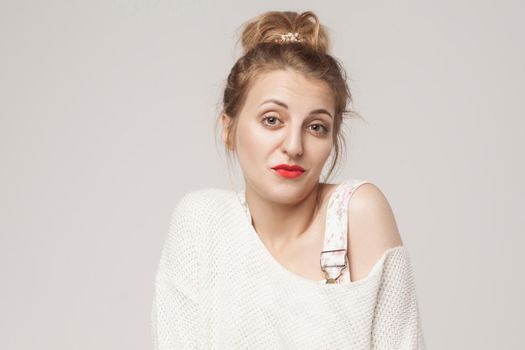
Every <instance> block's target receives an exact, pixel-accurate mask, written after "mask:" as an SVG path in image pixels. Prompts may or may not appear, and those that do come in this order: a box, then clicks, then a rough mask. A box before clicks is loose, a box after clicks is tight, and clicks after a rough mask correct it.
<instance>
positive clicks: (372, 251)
mask: <svg viewBox="0 0 525 350" xmlns="http://www.w3.org/2000/svg"><path fill="white" fill-rule="evenodd" d="M400 245H403V242H402V240H401V235H400V233H399V230H398V228H397V223H396V220H395V217H394V213H393V211H392V208H391V206H390V203H389V202H388V200H387V198H386V196H385V195H384V193H383V192H382V191H381V189H379V187H377V186H376V185H375V184H373V183H364V184H362V185H360V186H359V187H357V188H356V189H355V190H354V192H353V193H352V196H351V197H350V200H349V203H348V248H347V249H348V250H347V252H348V258H349V263H350V276H351V279H352V281H357V280H359V279H362V278H364V277H366V276H367V275H368V273H369V272H370V270H371V269H372V267H373V266H374V265H375V263H376V262H377V261H378V260H379V259H380V258H381V257H382V256H383V254H384V253H385V252H386V251H387V250H388V249H390V248H393V247H397V246H400Z"/></svg>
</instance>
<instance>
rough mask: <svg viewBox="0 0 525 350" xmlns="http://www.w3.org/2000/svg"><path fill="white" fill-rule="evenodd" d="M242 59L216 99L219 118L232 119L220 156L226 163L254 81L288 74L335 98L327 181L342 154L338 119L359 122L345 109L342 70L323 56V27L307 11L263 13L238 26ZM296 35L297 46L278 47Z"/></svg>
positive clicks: (326, 53)
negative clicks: (273, 73)
mask: <svg viewBox="0 0 525 350" xmlns="http://www.w3.org/2000/svg"><path fill="white" fill-rule="evenodd" d="M242 27H243V31H242V35H241V37H240V38H239V40H240V41H241V43H242V49H243V52H242V56H241V57H240V58H239V59H238V60H237V62H236V63H235V64H234V65H233V67H232V68H231V71H230V73H229V75H228V78H227V80H226V86H225V88H224V94H223V98H222V111H221V112H220V114H219V118H218V119H217V120H216V124H215V129H216V128H217V124H218V121H219V119H220V117H221V116H222V114H226V115H228V116H229V117H230V118H232V123H231V125H230V126H229V127H228V130H227V135H228V137H227V141H226V145H225V146H226V152H227V156H229V157H228V158H230V157H231V154H232V152H231V150H234V149H235V144H234V140H235V133H236V130H237V122H238V116H239V112H240V111H241V110H242V108H243V105H244V103H245V100H246V97H247V95H248V91H249V90H250V87H251V86H252V85H253V84H254V82H255V81H256V80H257V78H258V77H259V76H261V75H262V74H264V73H267V72H269V71H273V70H278V69H293V70H294V71H296V72H298V73H302V74H303V75H304V76H305V77H308V78H314V79H319V80H321V81H324V82H325V83H326V84H327V85H328V86H329V87H330V89H331V91H332V92H333V94H334V97H335V115H334V124H333V143H334V157H333V161H332V164H331V166H330V170H329V172H328V175H327V178H329V177H330V175H331V174H332V172H333V170H334V169H335V166H336V164H338V161H339V159H340V158H341V156H342V154H343V151H344V148H345V144H346V141H345V136H344V134H343V132H342V128H341V127H342V123H343V118H345V117H348V118H351V117H353V116H358V117H360V116H359V114H358V113H356V112H354V111H351V110H349V109H347V105H348V104H349V103H351V102H352V95H351V93H350V89H349V88H348V85H347V83H346V80H347V75H346V72H345V70H344V68H343V66H342V64H341V63H340V62H339V61H338V60H337V59H336V58H334V57H332V56H331V55H330V54H329V51H330V41H329V39H328V33H327V29H326V27H324V26H323V25H322V24H320V23H319V20H318V18H317V16H316V15H315V14H314V13H313V12H312V11H306V12H302V13H297V12H291V11H283V12H281V11H269V12H265V13H263V14H261V15H259V16H257V17H255V18H253V19H251V20H249V21H248V22H245V23H244V24H243V26H242ZM289 32H292V33H298V36H299V38H300V39H301V41H300V42H297V41H295V42H294V41H286V42H282V43H281V42H280V41H281V36H282V35H285V34H287V33H289Z"/></svg>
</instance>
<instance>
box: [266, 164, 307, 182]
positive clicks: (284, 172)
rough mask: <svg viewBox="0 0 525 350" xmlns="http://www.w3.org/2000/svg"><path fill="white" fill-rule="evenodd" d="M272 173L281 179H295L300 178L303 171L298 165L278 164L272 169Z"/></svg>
mask: <svg viewBox="0 0 525 350" xmlns="http://www.w3.org/2000/svg"><path fill="white" fill-rule="evenodd" d="M272 169H273V171H274V172H275V173H277V174H279V175H280V176H282V177H285V178H288V179H295V178H297V177H299V176H301V175H302V174H303V173H304V172H305V170H304V168H303V167H301V166H299V165H289V164H279V165H277V166H275V167H273V168H272Z"/></svg>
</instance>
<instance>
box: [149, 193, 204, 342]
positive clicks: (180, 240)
mask: <svg viewBox="0 0 525 350" xmlns="http://www.w3.org/2000/svg"><path fill="white" fill-rule="evenodd" d="M198 215H199V213H198V211H197V208H196V206H195V203H194V201H193V199H192V196H190V195H185V196H184V197H183V198H182V199H181V200H180V202H179V203H178V204H177V206H176V207H175V209H174V211H173V212H172V215H171V219H170V225H169V230H168V234H167V238H166V240H165V242H164V245H163V248H162V253H161V257H160V262H159V264H158V268H157V273H156V276H155V289H154V296H153V303H152V310H151V321H152V325H151V331H152V336H153V345H154V347H153V348H154V349H155V350H168V349H170V350H171V349H190V348H191V349H193V348H195V347H196V344H195V342H196V337H195V336H194V332H195V330H196V329H197V316H198V307H199V306H198V300H197V289H198V279H197V273H198V267H199V265H198V259H197V249H196V248H197V246H198V235H197V233H198V223H199V218H198Z"/></svg>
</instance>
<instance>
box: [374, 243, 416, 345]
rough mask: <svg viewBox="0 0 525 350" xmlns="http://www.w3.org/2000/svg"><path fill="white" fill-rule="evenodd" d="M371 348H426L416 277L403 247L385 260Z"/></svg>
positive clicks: (395, 250)
mask: <svg viewBox="0 0 525 350" xmlns="http://www.w3.org/2000/svg"><path fill="white" fill-rule="evenodd" d="M372 345H373V349H381V350H382V349H389V350H394V349H403V350H425V349H426V345H425V341H424V338H423V331H422V325H421V319H420V315H419V307H418V300H417V296H416V288H415V278H414V273H413V270H412V266H411V263H410V258H409V255H408V251H407V250H406V248H404V247H402V249H393V250H392V251H391V254H389V255H388V256H387V258H386V260H385V265H384V271H383V275H382V278H381V285H380V287H379V290H378V296H377V304H376V307H375V312H374V320H373V324H372Z"/></svg>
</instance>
